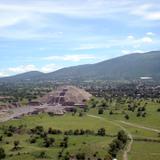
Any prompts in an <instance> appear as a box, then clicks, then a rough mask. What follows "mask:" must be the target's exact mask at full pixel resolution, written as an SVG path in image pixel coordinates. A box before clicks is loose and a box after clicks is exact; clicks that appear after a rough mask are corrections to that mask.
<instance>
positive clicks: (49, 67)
mask: <svg viewBox="0 0 160 160" xmlns="http://www.w3.org/2000/svg"><path fill="white" fill-rule="evenodd" d="M60 68H61V67H59V66H57V65H56V64H48V65H45V66H43V67H42V68H40V71H41V72H44V73H49V72H53V71H55V70H58V69H60Z"/></svg>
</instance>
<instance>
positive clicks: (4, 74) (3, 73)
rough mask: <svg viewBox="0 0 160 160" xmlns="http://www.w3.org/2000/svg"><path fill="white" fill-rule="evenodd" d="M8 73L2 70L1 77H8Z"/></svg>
mask: <svg viewBox="0 0 160 160" xmlns="http://www.w3.org/2000/svg"><path fill="white" fill-rule="evenodd" d="M7 76H8V74H6V73H5V72H0V77H7Z"/></svg>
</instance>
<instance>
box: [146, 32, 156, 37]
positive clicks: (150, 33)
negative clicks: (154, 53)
mask: <svg viewBox="0 0 160 160" xmlns="http://www.w3.org/2000/svg"><path fill="white" fill-rule="evenodd" d="M146 35H147V36H154V35H155V33H153V32H147V33H146Z"/></svg>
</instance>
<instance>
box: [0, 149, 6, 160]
mask: <svg viewBox="0 0 160 160" xmlns="http://www.w3.org/2000/svg"><path fill="white" fill-rule="evenodd" d="M5 157H6V154H5V151H4V149H3V148H0V159H4V158H5Z"/></svg>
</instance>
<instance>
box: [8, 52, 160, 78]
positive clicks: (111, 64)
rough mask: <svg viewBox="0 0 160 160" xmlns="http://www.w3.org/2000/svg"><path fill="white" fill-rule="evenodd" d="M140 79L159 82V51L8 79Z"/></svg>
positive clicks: (30, 73)
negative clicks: (151, 79) (147, 78)
mask: <svg viewBox="0 0 160 160" xmlns="http://www.w3.org/2000/svg"><path fill="white" fill-rule="evenodd" d="M140 77H153V79H159V80H160V51H152V52H147V53H143V54H140V53H134V54H128V55H125V56H121V57H117V58H114V59H110V60H106V61H103V62H100V63H96V64H88V65H81V66H74V67H68V68H63V69H60V70H58V71H55V72H52V73H48V74H43V73H40V72H29V73H25V74H21V75H17V76H14V77H9V78H8V79H13V78H14V80H15V79H17V80H18V79H21V80H23V79H43V80H44V79H47V80H68V79H71V80H90V79H96V80H100V79H110V80H125V79H128V80H131V79H139V78H140Z"/></svg>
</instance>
